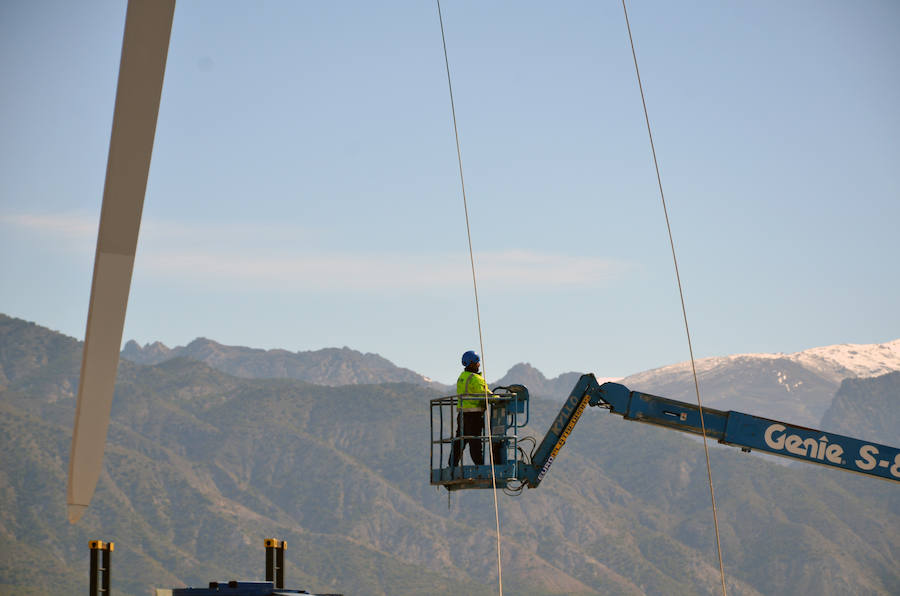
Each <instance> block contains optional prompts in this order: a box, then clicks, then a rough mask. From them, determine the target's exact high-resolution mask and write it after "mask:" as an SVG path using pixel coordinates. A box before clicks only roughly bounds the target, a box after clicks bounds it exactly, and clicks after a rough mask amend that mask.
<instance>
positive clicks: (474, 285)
mask: <svg viewBox="0 0 900 596" xmlns="http://www.w3.org/2000/svg"><path fill="white" fill-rule="evenodd" d="M436 1H437V10H438V21H439V22H440V24H441V43H442V45H443V47H444V66H445V67H446V69H447V88H448V89H449V90H450V112H451V113H452V115H453V135H454V137H455V139H456V159H457V162H458V163H459V183H460V186H461V187H462V200H463V211H464V212H465V214H466V237H467V238H468V241H469V264H470V265H471V268H472V288H473V289H474V291H475V318H476V321H477V322H478V346H479V349H480V350H481V358H482V361H481V362H482V370H481V374H482V376H484V378H487V368H486V367H485V365H484V361H485V354H484V338H483V335H482V332H481V308H480V306H479V303H478V281H477V279H476V276H475V253H474V251H473V250H472V230H471V227H470V226H469V204H468V201H467V200H466V180H465V177H464V176H463V165H462V151H461V150H460V146H459V128H458V127H457V124H456V104H455V103H454V101H453V83H452V82H451V79H450V59H449V58H448V56H447V38H446V36H445V35H444V17H443V14H442V12H441V0H436ZM484 402H485V411H488V390H487V385H485V392H484ZM491 431H492V429H491V417H490V415H489V416H487V436H488V437H493V433H492V432H491ZM482 449H484V443H482ZM488 453H489V456H490V462H491V488H492V489H493V491H492V492H493V494H494V521H495V522H496V527H497V581H498V587H499V590H500V596H503V564H502V562H501V558H500V507H499V505H498V503H497V476H496V473H495V472H494V449H493V443H492V441H488ZM461 456H462V453H460V457H461Z"/></svg>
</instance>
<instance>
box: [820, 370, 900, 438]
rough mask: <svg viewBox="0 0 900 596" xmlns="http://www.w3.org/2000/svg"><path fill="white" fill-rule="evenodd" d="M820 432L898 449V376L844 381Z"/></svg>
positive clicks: (899, 435) (899, 416) (899, 389)
mask: <svg viewBox="0 0 900 596" xmlns="http://www.w3.org/2000/svg"><path fill="white" fill-rule="evenodd" d="M822 429H823V430H832V431H834V432H836V433H841V434H845V435H851V436H859V437H865V438H866V439H868V440H870V441H875V442H878V443H882V444H884V445H894V446H896V445H900V372H893V373H888V374H886V375H881V376H879V377H872V378H869V379H846V380H844V381H843V382H842V383H841V386H840V388H839V389H838V392H837V394H836V395H835V396H834V401H832V402H831V406H830V407H829V408H828V410H827V411H826V412H825V415H824V416H823V417H822ZM854 433H857V434H855V435H854Z"/></svg>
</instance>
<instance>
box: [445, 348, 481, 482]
mask: <svg viewBox="0 0 900 596" xmlns="http://www.w3.org/2000/svg"><path fill="white" fill-rule="evenodd" d="M462 365H463V366H464V367H465V369H464V370H463V371H462V372H461V373H460V375H459V379H457V380H456V394H457V396H458V397H457V399H456V411H457V415H456V438H457V440H455V441H453V449H452V450H451V452H450V467H451V468H452V467H455V466H456V465H458V464H459V462H460V459H461V458H462V452H463V449H465V446H466V445H468V446H469V456H470V457H471V458H472V463H474V464H475V465H476V466H481V465H484V450H483V446H482V443H481V439H480V438H477V437H480V436H481V435H483V434H484V410H485V406H486V402H487V400H486V399H485V396H486V395H489V394H490V390H489V389H488V386H487V383H485V382H484V377H482V376H481V373H480V370H481V357H480V356H479V355H478V354H476V353H475V352H473V351H472V350H469V351H467V352H466V353H464V354H463V355H462ZM463 436H467V437H474V438H469V439H465V440H462V439H460V437H463ZM463 443H465V444H463Z"/></svg>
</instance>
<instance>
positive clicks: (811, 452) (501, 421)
mask: <svg viewBox="0 0 900 596" xmlns="http://www.w3.org/2000/svg"><path fill="white" fill-rule="evenodd" d="M458 397H459V396H450V397H442V398H437V399H433V400H431V484H433V485H436V486H443V487H444V488H446V489H447V490H448V491H454V490H461V489H470V488H491V487H492V486H493V485H494V483H495V482H496V486H497V488H502V489H506V490H507V491H510V490H512V491H518V490H521V489H523V488H525V487H528V488H536V487H537V486H538V485H539V484H540V483H541V480H543V478H544V476H545V475H546V474H547V471H548V470H549V469H550V466H551V465H552V464H553V460H554V459H555V458H556V456H557V454H558V453H559V450H560V449H561V448H562V446H563V445H565V443H566V439H567V438H568V437H569V434H570V433H571V432H572V429H573V428H574V427H575V423H577V422H578V419H579V418H580V417H581V414H582V413H583V412H584V410H585V408H586V407H587V406H595V407H600V408H604V409H607V410H609V411H610V412H611V413H613V414H618V415H620V416H623V417H624V418H625V419H626V420H635V421H638V422H646V423H649V424H656V425H660V426H667V427H669V428H672V429H675V430H680V431H684V432H689V433H694V434H703V425H704V424H705V428H706V436H708V437H710V438H713V439H716V440H718V442H719V443H722V444H725V445H733V446H735V447H740V448H741V450H742V451H746V452H749V451H751V450H753V449H758V450H760V451H765V452H767V453H771V454H774V455H780V456H782V457H789V458H793V459H799V460H802V461H806V462H811V463H816V464H822V465H825V466H830V467H836V468H841V469H843V470H847V471H850V472H858V473H861V474H866V475H869V476H876V477H879V478H883V479H885V480H889V481H893V482H900V449H898V448H896V447H889V446H887V445H880V444H878V443H873V442H871V441H861V440H859V439H854V438H852V437H846V436H843V435H838V434H835V433H830V432H825V431H821V430H816V429H813V428H806V427H803V426H796V425H793V424H789V423H787V422H779V421H777V420H770V419H768V418H761V417H759V416H753V415H751V414H743V413H741V412H735V411H727V412H724V411H721V410H715V409H713V408H703V424H701V420H700V408H699V407H698V406H696V405H694V404H689V403H684V402H680V401H675V400H672V399H668V398H665V397H659V396H656V395H650V394H648V393H641V392H639V391H630V390H629V389H628V388H627V387H625V386H624V385H621V384H619V383H603V384H602V385H601V384H600V383H598V382H597V379H596V377H594V375H592V374H586V375H582V376H581V378H580V379H579V380H578V383H576V385H575V388H574V389H572V392H571V393H570V394H569V397H568V398H567V399H566V401H565V403H563V406H562V408H561V409H560V411H559V414H557V415H556V418H554V420H553V423H552V424H551V425H550V429H549V430H548V431H547V434H546V435H545V436H544V438H543V440H542V441H541V443H540V444H539V445H537V446H535V447H534V448H533V449H532V450H531V451H530V452H529V453H526V452H525V449H524V445H527V443H528V441H531V442H532V445H533V446H534V439H532V438H531V437H522V438H520V437H519V436H518V432H517V431H518V429H519V428H521V427H523V426H525V425H526V424H527V423H528V416H529V410H530V406H529V396H528V389H526V388H525V387H524V386H523V385H510V386H508V387H498V388H497V389H495V390H494V394H493V395H489V396H487V398H486V399H487V401H488V408H487V411H488V416H489V418H490V422H491V424H490V429H491V432H490V435H483V436H479V437H472V436H461V435H459V433H458V429H457V426H458V425H457V424H456V423H455V421H456V419H457V417H456V414H457V412H456V407H457V400H458ZM520 416H524V420H521V421H520V419H519V417H520ZM467 440H478V441H481V445H482V450H483V451H484V452H485V453H487V449H485V447H487V445H488V444H489V443H490V444H491V445H492V446H493V450H494V453H498V454H499V458H497V457H495V461H494V465H493V468H492V467H491V466H490V465H480V466H476V465H463V464H462V458H460V460H459V462H457V464H458V465H455V466H451V465H450V461H449V454H450V453H451V451H452V448H453V445H454V443H457V442H458V443H459V444H460V448H461V447H462V442H463V441H467Z"/></svg>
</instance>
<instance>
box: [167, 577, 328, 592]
mask: <svg viewBox="0 0 900 596" xmlns="http://www.w3.org/2000/svg"><path fill="white" fill-rule="evenodd" d="M291 594H308V595H309V596H341V595H340V594H319V595H316V594H310V593H309V592H305V591H303V590H288V589H285V588H276V587H275V583H274V582H240V581H230V582H209V587H207V588H176V589H174V590H156V596H290V595H291Z"/></svg>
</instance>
